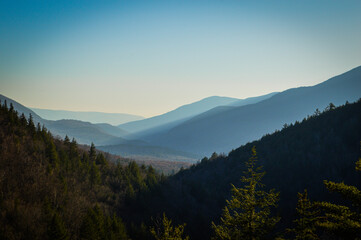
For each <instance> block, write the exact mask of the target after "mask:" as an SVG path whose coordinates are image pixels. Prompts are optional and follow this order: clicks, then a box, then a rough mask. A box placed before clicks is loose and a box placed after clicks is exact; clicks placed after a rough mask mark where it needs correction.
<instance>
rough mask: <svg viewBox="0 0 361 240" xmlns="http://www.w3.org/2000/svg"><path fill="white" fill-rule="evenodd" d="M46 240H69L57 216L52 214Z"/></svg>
mask: <svg viewBox="0 0 361 240" xmlns="http://www.w3.org/2000/svg"><path fill="white" fill-rule="evenodd" d="M48 238H49V239H51V240H67V239H69V237H68V234H67V231H66V228H65V226H64V223H63V221H62V220H61V218H60V217H59V215H58V214H56V213H55V214H54V215H53V217H52V219H51V221H50V223H49V225H48Z"/></svg>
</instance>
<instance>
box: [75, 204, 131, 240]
mask: <svg viewBox="0 0 361 240" xmlns="http://www.w3.org/2000/svg"><path fill="white" fill-rule="evenodd" d="M80 239H87V240H98V239H99V240H113V239H121V240H123V239H124V240H125V239H128V237H127V234H126V231H125V226H124V224H123V222H122V221H121V219H119V218H118V217H116V216H115V215H114V216H113V217H112V218H111V217H109V216H104V214H103V212H102V211H101V210H100V208H99V206H95V207H94V208H93V209H89V210H88V212H87V214H86V216H85V217H84V220H83V223H82V225H81V227H80Z"/></svg>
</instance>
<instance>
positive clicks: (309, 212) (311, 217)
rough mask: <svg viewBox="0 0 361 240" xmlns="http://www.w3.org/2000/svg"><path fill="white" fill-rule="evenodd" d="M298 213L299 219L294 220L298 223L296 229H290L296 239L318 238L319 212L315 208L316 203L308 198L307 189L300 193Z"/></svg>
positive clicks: (309, 239) (311, 239)
mask: <svg viewBox="0 0 361 240" xmlns="http://www.w3.org/2000/svg"><path fill="white" fill-rule="evenodd" d="M296 211H297V215H298V219H296V220H294V221H293V222H294V223H295V224H296V227H295V228H294V229H290V230H289V231H290V232H293V233H294V234H295V239H296V240H317V239H319V238H318V236H317V235H316V222H317V220H318V219H319V218H318V214H319V212H318V211H317V210H316V209H315V206H314V204H313V203H312V202H311V201H310V200H309V199H308V194H307V190H306V189H305V191H304V193H303V194H302V193H298V203H297V208H296Z"/></svg>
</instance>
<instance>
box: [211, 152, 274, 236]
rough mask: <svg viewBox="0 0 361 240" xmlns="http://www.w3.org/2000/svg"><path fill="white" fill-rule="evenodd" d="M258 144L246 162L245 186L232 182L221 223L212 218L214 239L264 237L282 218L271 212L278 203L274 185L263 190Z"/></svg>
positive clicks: (243, 179) (262, 173)
mask: <svg viewBox="0 0 361 240" xmlns="http://www.w3.org/2000/svg"><path fill="white" fill-rule="evenodd" d="M256 163H257V153H256V148H255V147H253V148H252V156H251V158H250V159H249V160H248V161H247V162H246V167H247V170H246V171H244V176H242V179H241V180H242V182H243V183H244V184H245V185H244V186H243V188H237V187H235V186H234V185H233V184H232V198H231V200H227V206H226V207H225V208H224V209H223V214H222V217H221V223H220V225H216V224H214V223H213V222H212V228H213V229H214V232H215V239H250V240H256V239H263V238H264V237H265V236H266V235H267V234H269V232H270V231H271V230H272V229H273V228H274V226H275V225H276V223H277V222H278V221H279V220H280V218H279V217H272V216H271V207H276V203H277V201H278V199H279V193H275V191H274V190H273V189H272V190H270V191H269V192H266V191H264V190H262V188H263V187H264V184H262V183H261V180H262V177H263V176H264V174H265V172H262V171H261V170H262V167H257V166H256Z"/></svg>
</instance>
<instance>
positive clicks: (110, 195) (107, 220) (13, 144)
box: [0, 104, 162, 240]
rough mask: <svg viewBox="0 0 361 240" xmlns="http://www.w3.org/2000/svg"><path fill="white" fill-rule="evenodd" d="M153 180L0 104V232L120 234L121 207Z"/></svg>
mask: <svg viewBox="0 0 361 240" xmlns="http://www.w3.org/2000/svg"><path fill="white" fill-rule="evenodd" d="M161 179H162V177H161V176H160V175H158V174H157V173H155V171H154V169H153V168H152V167H145V166H142V167H139V166H138V165H137V164H135V163H134V162H130V163H129V164H128V165H126V166H123V165H122V164H120V163H119V164H114V163H112V162H109V161H108V160H107V159H105V157H104V156H103V154H102V153H97V152H96V150H95V148H94V146H92V147H91V148H90V151H84V150H82V149H80V148H78V146H77V143H76V141H75V140H73V141H70V140H69V138H65V140H64V141H62V140H57V139H54V138H53V137H52V135H51V134H50V133H49V132H48V131H47V130H46V129H45V128H41V127H40V126H38V127H36V126H35V125H34V122H33V121H32V120H31V119H29V120H27V119H26V118H25V116H24V115H23V116H20V117H18V115H17V113H16V112H15V110H14V109H13V107H12V106H8V107H5V106H3V105H1V104H0V239H49V240H50V239H52V240H55V239H128V237H127V232H126V230H125V226H124V224H123V223H122V220H121V219H120V217H119V216H122V217H124V216H125V217H126V215H124V211H122V209H124V208H126V207H125V205H127V202H129V201H132V199H133V198H134V196H135V195H136V194H137V193H138V192H139V191H145V192H147V191H150V190H151V189H152V188H153V187H154V186H156V184H157V182H158V181H160V180H161Z"/></svg>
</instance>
